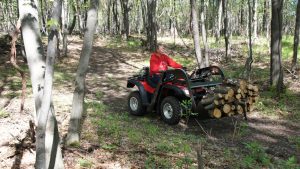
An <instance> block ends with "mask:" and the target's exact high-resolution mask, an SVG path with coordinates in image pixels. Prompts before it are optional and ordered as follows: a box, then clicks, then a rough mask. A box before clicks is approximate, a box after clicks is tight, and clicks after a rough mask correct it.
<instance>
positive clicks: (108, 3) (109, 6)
mask: <svg viewBox="0 0 300 169" xmlns="http://www.w3.org/2000/svg"><path fill="white" fill-rule="evenodd" d="M110 8H111V0H108V1H107V31H108V34H110V33H111V32H110Z"/></svg>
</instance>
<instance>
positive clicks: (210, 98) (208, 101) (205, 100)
mask: <svg viewBox="0 0 300 169" xmlns="http://www.w3.org/2000/svg"><path fill="white" fill-rule="evenodd" d="M214 100H215V97H214V95H208V96H207V97H206V98H203V99H202V100H201V104H202V105H208V104H211V103H212V102H213V101H214Z"/></svg>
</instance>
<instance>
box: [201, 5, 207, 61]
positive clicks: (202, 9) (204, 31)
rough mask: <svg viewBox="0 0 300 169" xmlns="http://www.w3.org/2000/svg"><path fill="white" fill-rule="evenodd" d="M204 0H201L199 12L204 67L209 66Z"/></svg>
mask: <svg viewBox="0 0 300 169" xmlns="http://www.w3.org/2000/svg"><path fill="white" fill-rule="evenodd" d="M204 3H205V1H204V0H201V11H200V12H201V13H200V24H201V35H202V41H203V46H204V51H203V53H204V58H205V67H208V66H209V58H208V51H207V50H208V44H207V38H206V27H205V16H204V6H205V4H204Z"/></svg>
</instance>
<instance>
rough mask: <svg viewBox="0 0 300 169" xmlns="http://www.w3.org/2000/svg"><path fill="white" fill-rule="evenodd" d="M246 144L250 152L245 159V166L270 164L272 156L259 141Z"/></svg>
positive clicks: (266, 165)
mask: <svg viewBox="0 0 300 169" xmlns="http://www.w3.org/2000/svg"><path fill="white" fill-rule="evenodd" d="M245 145H246V148H247V150H248V152H249V154H248V155H246V156H245V157H244V159H243V163H242V165H243V167H245V168H256V167H258V166H264V167H268V166H270V164H271V161H270V157H269V156H268V155H267V154H266V152H265V150H264V148H263V147H262V146H261V145H260V144H259V143H258V142H256V141H254V142H250V143H245Z"/></svg>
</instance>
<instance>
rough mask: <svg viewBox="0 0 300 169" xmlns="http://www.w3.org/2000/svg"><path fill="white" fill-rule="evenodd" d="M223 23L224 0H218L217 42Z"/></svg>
mask: <svg viewBox="0 0 300 169" xmlns="http://www.w3.org/2000/svg"><path fill="white" fill-rule="evenodd" d="M221 25H222V0H218V19H217V22H216V31H215V32H216V35H215V36H216V42H219V40H220V31H221Z"/></svg>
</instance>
